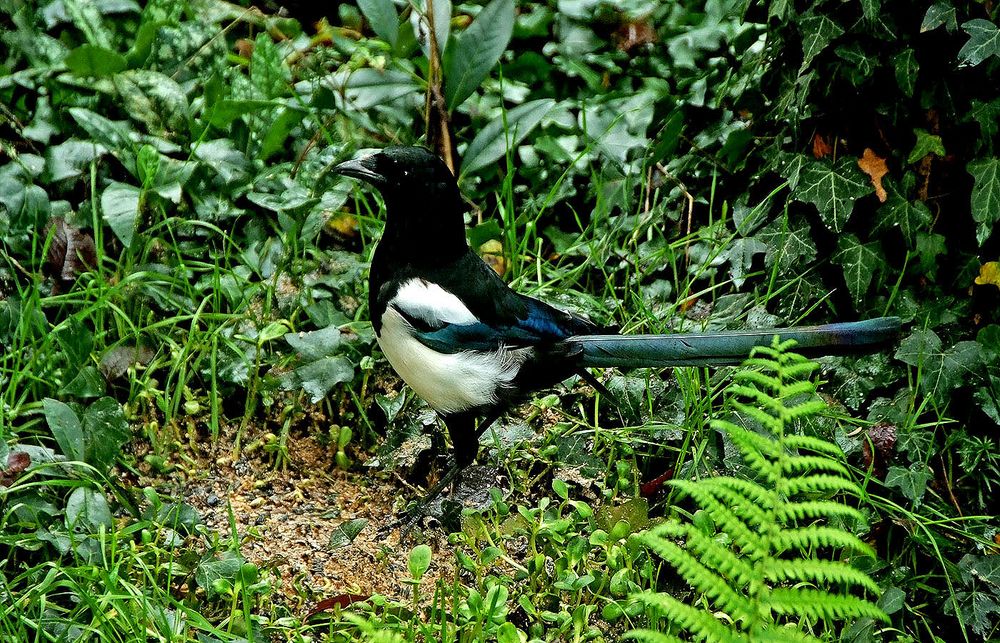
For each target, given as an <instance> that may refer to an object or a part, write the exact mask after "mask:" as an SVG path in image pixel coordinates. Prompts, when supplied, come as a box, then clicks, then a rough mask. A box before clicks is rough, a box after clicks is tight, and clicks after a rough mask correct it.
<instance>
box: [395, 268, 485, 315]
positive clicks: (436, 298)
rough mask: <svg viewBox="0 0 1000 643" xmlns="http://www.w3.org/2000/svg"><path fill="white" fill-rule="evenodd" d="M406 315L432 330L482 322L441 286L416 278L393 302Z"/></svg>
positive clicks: (405, 284)
mask: <svg viewBox="0 0 1000 643" xmlns="http://www.w3.org/2000/svg"><path fill="white" fill-rule="evenodd" d="M389 305H390V306H395V307H396V308H398V309H399V310H400V311H402V312H403V313H404V314H405V315H407V316H409V317H411V318H415V319H421V320H423V321H425V322H427V323H428V324H429V325H430V326H431V327H437V326H441V325H442V324H474V323H476V322H478V321H479V319H478V318H477V317H476V316H475V315H473V314H472V311H471V310H469V309H468V308H466V307H465V304H463V303H462V300H461V299H459V298H458V297H456V296H455V295H453V294H452V293H450V292H448V291H447V290H445V289H444V288H442V287H441V286H439V285H437V284H433V283H430V282H429V281H425V280H424V279H420V278H414V279H410V280H409V281H407V282H406V283H404V284H403V285H402V286H400V288H399V292H397V293H396V296H395V297H393V298H392V299H391V300H390V301H389Z"/></svg>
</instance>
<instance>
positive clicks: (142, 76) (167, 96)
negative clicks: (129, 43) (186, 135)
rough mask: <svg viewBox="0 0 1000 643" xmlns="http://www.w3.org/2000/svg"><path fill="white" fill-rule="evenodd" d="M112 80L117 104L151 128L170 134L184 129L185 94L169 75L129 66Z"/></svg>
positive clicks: (186, 107)
mask: <svg viewBox="0 0 1000 643" xmlns="http://www.w3.org/2000/svg"><path fill="white" fill-rule="evenodd" d="M114 83H115V89H117V90H118V95H119V96H120V97H121V99H122V103H123V104H122V106H121V107H122V108H123V109H124V110H125V111H126V112H127V113H128V114H129V116H131V117H132V118H134V119H136V120H139V121H141V122H143V123H145V124H146V126H147V127H148V128H149V130H150V131H151V132H153V133H162V134H166V135H170V134H173V133H174V132H180V131H185V130H187V121H188V102H187V96H186V95H185V94H184V90H183V89H182V88H181V86H180V85H179V84H178V83H177V81H175V80H174V79H172V78H171V77H170V76H167V75H166V74H162V73H160V72H158V71H152V70H150V69H131V70H129V71H125V72H122V73H120V74H117V75H115V77H114Z"/></svg>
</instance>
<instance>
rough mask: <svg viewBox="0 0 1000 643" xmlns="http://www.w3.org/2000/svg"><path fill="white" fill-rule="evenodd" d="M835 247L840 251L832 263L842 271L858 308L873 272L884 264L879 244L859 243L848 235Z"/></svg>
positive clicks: (874, 242)
mask: <svg viewBox="0 0 1000 643" xmlns="http://www.w3.org/2000/svg"><path fill="white" fill-rule="evenodd" d="M837 246H838V248H839V249H840V251H839V252H838V253H837V254H835V255H834V256H833V262H834V263H836V264H838V265H840V266H841V267H842V268H843V269H844V280H845V281H846V282H847V290H848V291H849V292H850V293H851V298H852V299H854V305H855V307H857V308H860V307H861V302H862V301H863V300H864V297H865V295H866V294H867V293H868V287H869V286H870V285H871V283H872V277H873V276H874V275H875V271H876V270H877V269H878V268H879V267H880V266H882V265H884V263H885V260H884V259H883V258H882V252H881V249H880V247H879V243H878V242H877V241H873V242H870V243H861V242H860V241H859V240H858V238H857V237H856V236H854V235H853V234H848V235H844V236H843V237H841V238H840V240H839V241H838V242H837Z"/></svg>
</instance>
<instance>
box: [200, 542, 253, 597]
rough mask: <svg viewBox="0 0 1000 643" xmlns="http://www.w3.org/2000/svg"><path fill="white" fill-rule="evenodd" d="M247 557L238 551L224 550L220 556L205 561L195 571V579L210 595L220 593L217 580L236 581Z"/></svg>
mask: <svg viewBox="0 0 1000 643" xmlns="http://www.w3.org/2000/svg"><path fill="white" fill-rule="evenodd" d="M245 562H246V559H245V558H243V556H241V555H240V554H239V553H238V552H235V551H224V552H222V555H221V556H219V558H210V559H209V560H206V561H203V562H202V563H201V564H200V565H198V568H197V569H196V570H195V572H194V580H195V582H197V583H198V586H199V587H201V588H202V589H204V590H205V594H206V595H208V596H209V597H213V596H216V595H217V594H219V592H218V587H219V585H218V584H217V581H220V580H223V581H228V582H229V583H235V582H236V577H237V575H238V574H239V573H240V569H242V568H243V563H245Z"/></svg>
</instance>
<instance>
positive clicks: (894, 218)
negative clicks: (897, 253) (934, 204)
mask: <svg viewBox="0 0 1000 643" xmlns="http://www.w3.org/2000/svg"><path fill="white" fill-rule="evenodd" d="M933 218H934V217H933V216H932V215H931V211H930V209H929V208H928V207H927V205H926V204H925V203H924V202H923V201H910V200H909V199H907V198H906V197H905V196H903V194H902V193H901V192H900V190H897V189H895V188H894V187H893V186H892V184H891V183H889V198H888V200H887V201H886V203H885V205H883V206H882V207H880V208H879V209H878V213H877V214H876V218H875V229H876V230H888V229H890V228H899V231H900V232H901V233H902V234H903V236H904V237H905V238H906V240H907V241H908V242H909V243H910V245H911V247H912V245H913V243H914V242H915V241H916V238H917V233H918V232H920V231H921V230H923V229H924V228H926V227H927V226H929V225H930V223H931V221H932V220H933Z"/></svg>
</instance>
